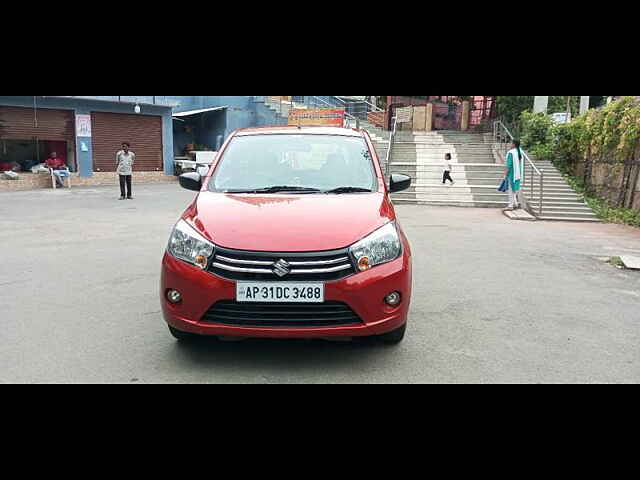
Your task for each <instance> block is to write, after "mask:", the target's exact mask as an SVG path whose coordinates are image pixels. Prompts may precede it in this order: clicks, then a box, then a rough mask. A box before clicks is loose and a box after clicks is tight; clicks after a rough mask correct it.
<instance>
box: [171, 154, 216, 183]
mask: <svg viewBox="0 0 640 480" xmlns="http://www.w3.org/2000/svg"><path fill="white" fill-rule="evenodd" d="M217 154H218V152H208V151H207V152H189V155H188V156H186V157H175V159H174V162H173V166H174V168H173V172H174V175H176V176H180V175H182V174H183V173H189V172H197V173H199V174H200V175H202V176H203V177H204V176H206V175H207V173H208V172H209V168H210V167H211V164H212V163H213V160H214V159H215V158H216V155H217Z"/></svg>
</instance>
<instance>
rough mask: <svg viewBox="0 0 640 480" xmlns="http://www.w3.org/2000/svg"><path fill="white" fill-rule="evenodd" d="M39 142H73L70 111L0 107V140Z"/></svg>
mask: <svg viewBox="0 0 640 480" xmlns="http://www.w3.org/2000/svg"><path fill="white" fill-rule="evenodd" d="M33 137H38V139H39V140H52V141H58V142H71V143H73V142H74V140H75V121H74V114H73V111H72V110H53V109H49V108H38V109H37V110H36V111H35V112H34V109H33V108H24V107H0V138H3V139H6V140H27V139H31V138H33Z"/></svg>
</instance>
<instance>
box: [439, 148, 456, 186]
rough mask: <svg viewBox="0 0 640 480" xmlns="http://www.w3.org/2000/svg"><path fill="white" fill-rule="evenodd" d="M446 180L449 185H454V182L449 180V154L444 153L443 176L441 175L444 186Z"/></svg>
mask: <svg viewBox="0 0 640 480" xmlns="http://www.w3.org/2000/svg"><path fill="white" fill-rule="evenodd" d="M447 180H449V181H450V182H451V185H454V184H455V182H454V181H453V178H451V154H450V153H445V155H444V174H443V175H442V184H443V185H444V184H446V183H447Z"/></svg>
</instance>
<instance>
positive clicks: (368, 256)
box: [349, 222, 402, 272]
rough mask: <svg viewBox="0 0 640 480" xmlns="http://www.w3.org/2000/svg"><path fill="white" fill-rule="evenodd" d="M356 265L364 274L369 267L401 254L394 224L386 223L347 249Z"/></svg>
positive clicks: (388, 260) (400, 246)
mask: <svg viewBox="0 0 640 480" xmlns="http://www.w3.org/2000/svg"><path fill="white" fill-rule="evenodd" d="M349 251H350V252H351V255H353V258H354V259H355V261H356V264H357V265H358V270H359V271H361V272H364V271H365V270H369V269H370V268H371V267H374V266H376V265H380V264H381V263H387V262H390V261H392V260H395V259H396V258H398V257H399V256H400V254H401V253H402V245H401V243H400V235H398V229H397V228H396V223H395V222H391V223H387V224H386V225H385V226H384V227H382V228H379V229H378V230H376V231H375V232H373V233H372V234H370V235H368V236H366V237H365V238H363V239H362V240H360V241H359V242H358V243H356V244H354V245H353V246H351V248H350V249H349Z"/></svg>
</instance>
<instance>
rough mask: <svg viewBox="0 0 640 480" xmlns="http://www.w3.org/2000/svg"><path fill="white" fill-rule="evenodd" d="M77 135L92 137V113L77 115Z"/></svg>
mask: <svg viewBox="0 0 640 480" xmlns="http://www.w3.org/2000/svg"><path fill="white" fill-rule="evenodd" d="M76 136H77V137H91V115H76Z"/></svg>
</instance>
